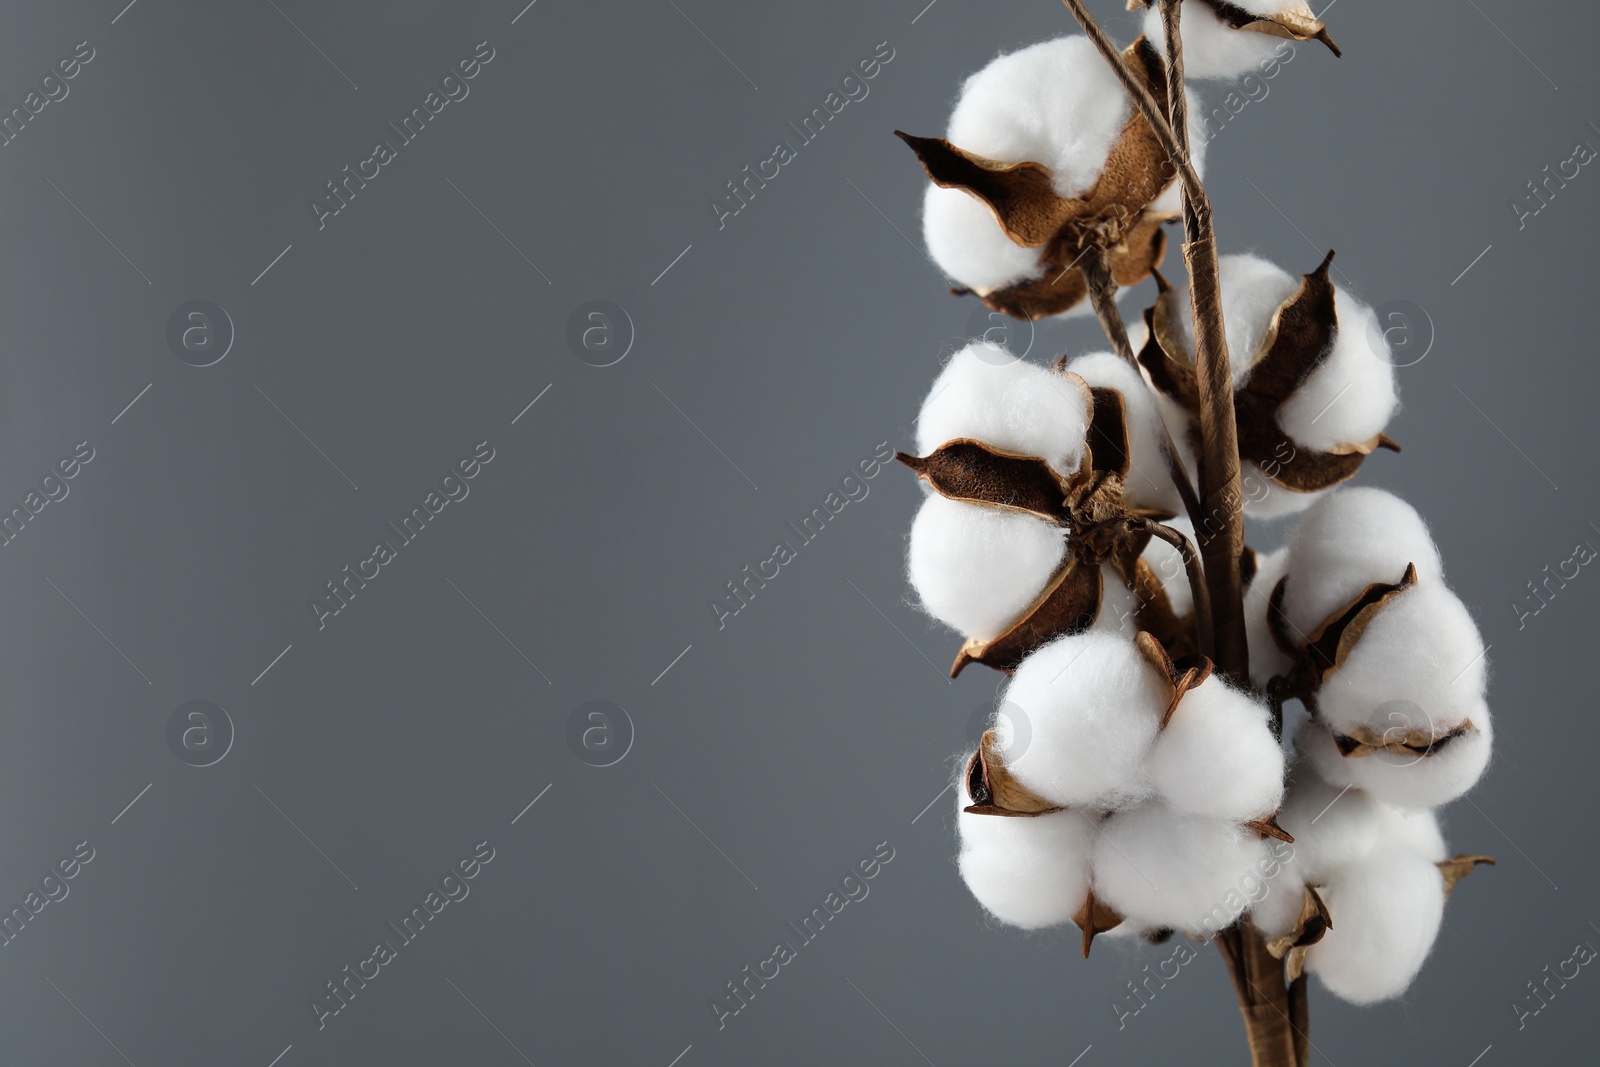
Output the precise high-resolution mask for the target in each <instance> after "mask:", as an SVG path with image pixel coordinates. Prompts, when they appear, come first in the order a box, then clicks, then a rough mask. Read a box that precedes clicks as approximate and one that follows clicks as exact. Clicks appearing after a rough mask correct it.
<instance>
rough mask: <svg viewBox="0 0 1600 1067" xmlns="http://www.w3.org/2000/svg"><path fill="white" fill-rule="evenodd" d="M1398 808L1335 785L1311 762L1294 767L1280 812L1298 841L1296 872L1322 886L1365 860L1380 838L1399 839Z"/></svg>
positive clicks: (1279, 823) (1306, 761) (1286, 827)
mask: <svg viewBox="0 0 1600 1067" xmlns="http://www.w3.org/2000/svg"><path fill="white" fill-rule="evenodd" d="M1394 810H1395V809H1393V808H1391V807H1389V806H1388V805H1386V804H1383V803H1381V802H1380V801H1378V800H1375V799H1374V798H1373V797H1372V796H1371V795H1370V794H1368V793H1366V792H1363V791H1362V790H1360V789H1351V788H1347V787H1344V786H1335V785H1332V784H1330V783H1329V782H1328V781H1327V780H1326V779H1324V778H1323V777H1322V776H1321V775H1319V774H1318V773H1317V772H1316V768H1315V767H1314V766H1313V765H1312V763H1311V762H1310V761H1308V760H1302V761H1301V762H1299V763H1297V764H1295V766H1294V768H1293V770H1292V772H1291V775H1290V782H1289V791H1288V795H1287V796H1286V797H1285V798H1284V802H1283V810H1282V811H1281V812H1279V813H1278V825H1279V826H1282V827H1283V828H1284V829H1285V830H1287V831H1289V834H1290V836H1292V837H1293V838H1294V846H1293V847H1294V861H1293V866H1294V870H1295V873H1296V874H1298V875H1299V876H1300V877H1301V878H1304V879H1305V880H1306V881H1308V882H1310V883H1311V884H1313V885H1320V884H1322V883H1324V882H1326V881H1327V880H1328V879H1329V878H1331V877H1333V875H1334V874H1335V873H1336V872H1338V871H1341V870H1343V869H1344V868H1346V867H1348V866H1350V865H1351V864H1352V863H1358V862H1360V861H1361V860H1363V859H1365V858H1366V856H1367V854H1368V853H1370V852H1371V851H1372V849H1373V847H1374V846H1375V845H1376V844H1377V843H1378V840H1379V838H1380V836H1383V837H1384V839H1385V840H1386V841H1387V840H1392V839H1393V838H1394V836H1395V835H1394V832H1393V828H1392V827H1391V826H1390V823H1391V821H1392V818H1391V816H1392V814H1393V812H1394Z"/></svg>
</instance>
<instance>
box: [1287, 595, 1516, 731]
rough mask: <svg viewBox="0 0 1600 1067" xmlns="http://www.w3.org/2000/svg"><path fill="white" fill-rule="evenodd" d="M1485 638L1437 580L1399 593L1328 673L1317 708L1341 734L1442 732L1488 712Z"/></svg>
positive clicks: (1381, 609) (1378, 613) (1461, 604)
mask: <svg viewBox="0 0 1600 1067" xmlns="http://www.w3.org/2000/svg"><path fill="white" fill-rule="evenodd" d="M1484 660H1485V656H1484V647H1483V638H1482V637H1481V636H1479V634H1478V627H1477V625H1476V624H1474V623H1473V621H1472V615H1471V614H1470V613H1469V612H1468V611H1467V606H1466V605H1465V604H1463V603H1462V602H1461V600H1460V599H1459V598H1458V597H1457V596H1456V595H1455V594H1454V593H1452V592H1450V590H1448V589H1446V588H1445V587H1444V585H1443V584H1442V583H1440V582H1439V581H1437V580H1433V581H1423V582H1419V583H1418V584H1417V585H1415V586H1412V587H1411V588H1409V589H1405V590H1402V591H1400V592H1398V593H1395V594H1394V595H1393V596H1392V597H1390V599H1389V600H1388V601H1387V602H1386V603H1385V604H1384V605H1383V607H1381V608H1379V609H1378V611H1377V613H1376V614H1374V615H1373V617H1372V620H1371V622H1369V623H1368V624H1367V628H1366V629H1365V630H1364V631H1363V632H1362V634H1361V636H1360V637H1359V638H1358V639H1357V640H1356V642H1355V644H1354V645H1352V646H1351V648H1350V653H1349V656H1348V657H1347V658H1346V659H1345V662H1344V663H1343V665H1342V666H1340V667H1339V669H1338V670H1336V671H1334V672H1333V673H1332V674H1330V675H1328V676H1327V678H1325V679H1324V680H1323V683H1322V690H1321V692H1320V693H1319V694H1318V697H1317V703H1318V714H1319V715H1320V716H1321V718H1322V719H1323V720H1324V721H1325V722H1327V724H1328V725H1329V726H1331V727H1333V728H1334V729H1335V730H1337V731H1339V732H1340V733H1343V734H1351V735H1353V734H1354V733H1355V732H1356V731H1357V730H1358V729H1360V728H1362V727H1365V728H1366V729H1368V730H1373V731H1378V732H1388V733H1389V735H1390V736H1391V737H1397V738H1398V737H1400V736H1402V735H1404V734H1406V733H1407V732H1410V731H1417V730H1420V731H1424V732H1427V733H1431V734H1432V735H1434V736H1438V735H1440V734H1443V733H1445V732H1447V731H1450V730H1453V729H1455V728H1456V727H1457V726H1460V725H1461V724H1462V723H1463V722H1465V721H1466V720H1467V719H1472V721H1473V722H1474V723H1477V721H1478V719H1479V718H1480V717H1481V718H1484V719H1485V720H1487V717H1488V708H1487V707H1486V706H1485V705H1484V700H1483V693H1484V689H1485V687H1486V686H1487V682H1488V679H1487V672H1488V667H1487V665H1486V664H1485V662H1484Z"/></svg>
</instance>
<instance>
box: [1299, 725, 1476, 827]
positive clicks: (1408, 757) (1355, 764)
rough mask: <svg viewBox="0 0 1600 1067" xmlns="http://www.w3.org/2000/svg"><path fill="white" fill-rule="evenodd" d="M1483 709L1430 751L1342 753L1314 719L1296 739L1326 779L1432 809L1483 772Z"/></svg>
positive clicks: (1469, 785) (1399, 802) (1399, 803)
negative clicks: (1466, 728) (1465, 729)
mask: <svg viewBox="0 0 1600 1067" xmlns="http://www.w3.org/2000/svg"><path fill="white" fill-rule="evenodd" d="M1486 712H1487V709H1485V714H1484V715H1483V716H1482V719H1483V721H1482V724H1481V725H1480V724H1479V721H1478V717H1477V716H1474V717H1473V720H1472V721H1473V725H1474V729H1472V730H1470V731H1468V732H1467V733H1465V734H1463V735H1462V736H1460V737H1457V738H1455V739H1454V740H1452V741H1451V742H1450V743H1449V744H1447V745H1445V746H1444V747H1443V748H1441V749H1439V750H1438V751H1436V752H1434V753H1433V754H1432V755H1430V756H1418V755H1416V754H1414V753H1411V752H1406V751H1400V752H1391V751H1383V752H1375V753H1373V754H1371V755H1369V756H1355V757H1352V756H1344V755H1341V754H1340V752H1339V749H1338V746H1337V745H1335V744H1334V741H1333V734H1332V733H1331V732H1330V731H1329V730H1328V728H1327V727H1326V726H1324V725H1321V724H1318V723H1311V724H1309V725H1308V726H1307V727H1306V728H1305V729H1303V730H1302V731H1301V734H1300V736H1301V744H1302V745H1303V746H1304V747H1305V750H1306V754H1307V756H1309V757H1310V758H1311V761H1312V763H1313V765H1314V766H1315V767H1316V769H1317V773H1318V774H1320V775H1322V777H1324V778H1326V779H1327V780H1328V781H1330V782H1333V783H1335V784H1338V785H1349V786H1353V787H1355V788H1357V789H1364V790H1366V791H1367V792H1369V793H1371V794H1372V795H1373V796H1374V797H1376V798H1377V799H1379V800H1382V801H1386V802H1387V803H1390V804H1394V805H1397V806H1399V807H1404V808H1433V807H1438V806H1439V805H1441V804H1448V803H1449V802H1450V801H1452V800H1455V799H1456V798H1457V797H1459V796H1461V795H1462V794H1463V793H1465V792H1466V791H1467V790H1469V789H1471V788H1472V787H1473V785H1475V784H1476V783H1477V781H1478V779H1479V778H1481V777H1482V776H1483V772H1484V769H1485V768H1486V767H1487V766H1488V765H1489V752H1490V749H1491V747H1492V745H1493V742H1494V733H1493V727H1492V726H1491V725H1490V723H1489V717H1488V715H1487V713H1486ZM1290 832H1291V833H1292V832H1293V831H1290Z"/></svg>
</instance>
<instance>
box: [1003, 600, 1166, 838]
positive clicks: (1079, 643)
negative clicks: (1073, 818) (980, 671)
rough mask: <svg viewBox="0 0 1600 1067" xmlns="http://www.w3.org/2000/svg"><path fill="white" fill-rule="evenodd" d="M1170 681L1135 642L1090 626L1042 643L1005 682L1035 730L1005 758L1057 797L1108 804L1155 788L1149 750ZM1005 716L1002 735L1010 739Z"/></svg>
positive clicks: (1036, 788)
mask: <svg viewBox="0 0 1600 1067" xmlns="http://www.w3.org/2000/svg"><path fill="white" fill-rule="evenodd" d="M1167 700H1168V683H1167V681H1166V679H1164V678H1163V677H1162V676H1161V675H1160V673H1158V672H1157V670H1156V668H1155V667H1153V666H1152V665H1151V664H1150V663H1149V662H1148V661H1147V660H1145V658H1144V657H1143V656H1142V655H1140V653H1139V651H1138V649H1137V648H1136V647H1135V646H1134V644H1133V642H1132V641H1130V640H1128V639H1127V638H1126V637H1122V636H1119V635H1116V634H1109V633H1103V632H1099V631H1095V630H1090V631H1089V632H1087V633H1082V634H1075V635H1070V636H1067V637H1060V638H1057V639H1056V640H1054V641H1052V642H1050V643H1049V644H1047V645H1045V646H1043V647H1042V648H1039V649H1036V650H1035V651H1034V652H1033V653H1032V654H1030V655H1029V656H1028V657H1027V658H1026V659H1024V660H1023V661H1022V663H1021V665H1020V666H1018V667H1017V672H1016V674H1015V675H1014V676H1013V677H1012V679H1011V684H1010V685H1009V686H1008V687H1007V688H1006V693H1005V701H1006V703H1008V704H1009V705H1011V708H1012V709H1013V715H1014V716H1015V715H1018V714H1020V715H1022V716H1025V717H1026V720H1027V724H1028V728H1029V730H1030V731H1031V737H1030V740H1029V742H1028V744H1027V746H1026V747H1025V748H1024V749H1023V750H1022V752H1021V753H1020V754H1018V755H1017V756H1016V757H1014V758H1012V759H1011V760H1010V761H1009V762H1008V764H1007V766H1008V768H1009V769H1010V771H1011V773H1012V774H1013V775H1014V776H1015V777H1016V778H1017V780H1018V781H1019V782H1021V783H1022V784H1023V785H1025V786H1027V787H1028V788H1029V789H1031V790H1032V791H1033V792H1034V793H1036V794H1038V795H1039V796H1041V797H1044V798H1045V799H1046V800H1049V801H1050V802H1051V803H1053V804H1063V805H1068V806H1074V805H1077V806H1083V807H1102V808H1109V807H1114V806H1117V805H1119V804H1125V803H1127V802H1128V801H1129V800H1131V799H1133V798H1136V797H1138V796H1140V795H1142V794H1144V793H1146V792H1148V790H1149V785H1148V782H1147V781H1146V778H1145V773H1144V761H1145V756H1146V754H1147V753H1148V752H1149V750H1150V745H1151V743H1152V742H1153V741H1154V740H1155V737H1156V732H1157V730H1158V729H1159V727H1160V723H1161V714H1162V712H1163V711H1164V710H1165V709H1166V706H1167ZM1007 732H1008V731H1007V725H1006V723H1005V722H1004V721H1003V722H1002V729H1001V740H1002V742H1008V741H1009V738H1008V737H1007V736H1006V734H1007Z"/></svg>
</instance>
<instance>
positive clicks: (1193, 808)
mask: <svg viewBox="0 0 1600 1067" xmlns="http://www.w3.org/2000/svg"><path fill="white" fill-rule="evenodd" d="M1149 775H1150V783H1151V785H1153V786H1154V787H1155V789H1156V790H1157V791H1158V792H1159V793H1160V794H1161V795H1162V796H1163V797H1165V798H1166V799H1167V801H1168V802H1169V803H1171V804H1172V806H1173V807H1174V808H1176V809H1178V810H1180V811H1183V812H1187V813H1189V814H1193V815H1207V816H1211V817H1213V818H1218V819H1231V820H1233V821H1235V822H1248V821H1250V820H1252V819H1259V818H1265V817H1266V816H1268V815H1271V814H1272V813H1273V812H1275V811H1277V810H1278V805H1279V804H1280V803H1281V802H1282V801H1283V750H1282V749H1281V748H1280V747H1279V745H1278V741H1277V739H1276V738H1275V737H1273V736H1272V730H1271V728H1270V727H1269V726H1268V711H1267V709H1266V707H1264V706H1263V705H1261V704H1258V703H1256V702H1255V701H1254V700H1252V699H1251V698H1250V697H1249V695H1247V694H1246V693H1244V692H1242V691H1240V690H1238V689H1235V688H1233V687H1232V686H1230V685H1228V684H1227V683H1226V682H1224V681H1223V680H1222V678H1221V677H1220V676H1219V675H1212V676H1211V677H1210V678H1207V679H1206V680H1205V681H1204V682H1202V683H1201V684H1200V685H1199V686H1197V687H1195V688H1194V689H1191V690H1189V692H1187V693H1185V694H1184V695H1183V697H1182V699H1181V700H1179V702H1178V707H1177V710H1176V711H1174V712H1173V715H1172V719H1171V720H1170V721H1169V722H1168V723H1167V726H1166V728H1165V729H1164V730H1162V731H1161V735H1160V736H1159V737H1157V738H1156V742H1155V744H1154V745H1153V746H1152V747H1151V750H1150V761H1149Z"/></svg>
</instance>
